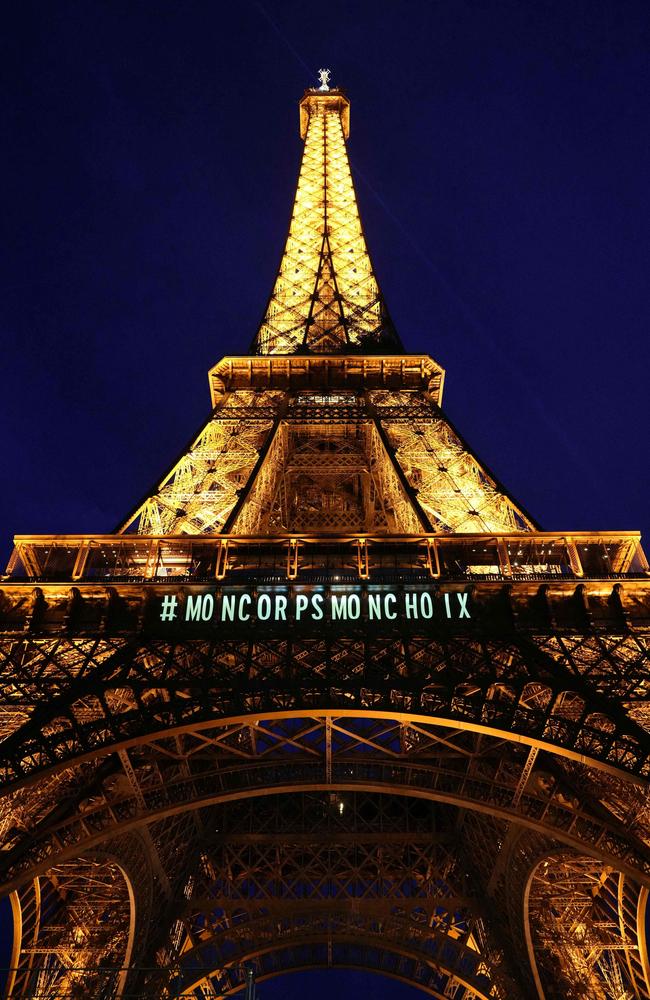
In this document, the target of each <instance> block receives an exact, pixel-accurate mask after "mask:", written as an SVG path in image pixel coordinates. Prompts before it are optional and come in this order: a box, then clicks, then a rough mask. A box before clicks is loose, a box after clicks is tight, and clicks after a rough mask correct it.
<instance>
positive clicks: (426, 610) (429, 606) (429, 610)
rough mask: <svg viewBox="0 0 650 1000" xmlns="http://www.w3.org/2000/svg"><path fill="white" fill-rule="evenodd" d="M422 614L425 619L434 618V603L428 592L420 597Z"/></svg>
mask: <svg viewBox="0 0 650 1000" xmlns="http://www.w3.org/2000/svg"><path fill="white" fill-rule="evenodd" d="M420 614H421V615H422V617H423V618H433V601H432V600H431V594H429V593H427V592H426V591H425V592H424V593H423V594H421V595H420Z"/></svg>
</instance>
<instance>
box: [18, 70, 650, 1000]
mask: <svg viewBox="0 0 650 1000" xmlns="http://www.w3.org/2000/svg"><path fill="white" fill-rule="evenodd" d="M349 114H350V105H349V101H348V99H347V97H346V96H345V94H344V93H343V92H342V91H341V90H339V89H333V88H330V86H329V75H328V73H327V72H325V71H323V72H322V73H321V85H320V87H319V88H318V89H316V88H314V89H311V90H308V91H307V92H306V93H305V95H304V97H303V98H302V100H301V101H300V132H301V136H302V138H303V139H304V153H303V158H302V165H301V168H300V176H299V180H298V188H297V193H296V198H295V202H294V206H293V212H292V215H291V223H290V229H289V235H288V238H287V242H286V247H285V249H284V253H283V255H282V259H281V262H280V268H279V271H278V273H277V277H276V279H275V284H274V286H273V291H272V293H271V296H270V299H269V301H268V305H267V307H266V311H265V313H264V317H263V319H262V322H261V325H260V327H259V330H258V332H257V334H256V336H255V337H254V339H253V342H252V345H251V347H250V350H249V353H248V354H246V355H244V356H240V357H227V358H224V359H223V360H221V361H219V362H218V363H217V364H216V365H215V366H214V368H212V370H211V371H210V373H209V380H210V389H211V395H212V409H211V411H210V414H209V416H208V419H207V421H206V423H205V424H204V425H203V426H202V427H201V428H200V429H199V430H198V432H197V433H196V434H195V435H194V436H193V437H192V440H191V441H190V443H189V445H188V447H187V448H186V449H185V450H184V452H183V454H182V455H181V456H180V457H179V458H178V460H177V461H176V462H175V463H174V465H173V466H172V468H171V469H170V470H169V471H168V472H167V473H166V474H165V475H164V476H163V477H162V478H161V479H160V481H159V482H157V483H156V484H155V485H154V487H153V488H152V489H151V490H150V491H149V492H148V494H147V495H146V497H144V499H143V500H142V501H141V502H140V503H139V504H138V505H137V506H136V507H135V508H134V509H133V511H132V512H131V513H130V514H129V516H128V517H127V518H126V519H125V520H124V522H123V523H122V524H121V525H120V526H119V527H118V528H117V529H116V530H115V531H114V532H113V533H112V534H108V535H106V534H104V535H93V536H61V535H57V536H47V537H46V536H29V537H27V536H18V537H16V539H15V546H14V550H13V554H12V556H11V560H10V563H9V566H8V569H7V573H6V575H5V576H4V577H3V578H2V581H1V582H0V677H1V692H2V693H1V702H0V725H1V735H0V738H1V740H2V750H1V753H0V781H1V791H2V805H1V808H0V846H1V851H0V881H1V884H2V898H3V903H2V906H3V909H2V913H3V919H4V926H6V927H9V928H10V931H11V933H10V938H11V940H10V942H9V944H10V948H11V950H10V958H9V966H10V968H9V971H8V972H7V973H6V976H5V980H4V996H5V997H6V998H7V1000H9V998H11V1000H18V998H26V997H39V998H63V997H101V998H105V1000H109V998H110V1000H113V998H118V997H125V998H126V997H131V998H133V997H143V998H144V997H151V998H153V997H156V998H163V997H164V998H174V997H181V996H185V997H193V998H208V997H213V998H216V997H226V996H230V995H231V994H233V993H236V992H237V991H238V990H243V989H244V988H246V989H247V990H249V991H250V990H251V983H252V981H253V978H255V979H256V980H257V982H258V983H260V982H263V981H264V980H265V979H267V978H269V977H273V976H277V975H279V974H285V973H290V972H292V971H295V970H300V969H312V968H321V967H323V968H330V967H339V968H359V969H365V970H369V971H371V972H375V973H379V974H381V975H384V976H388V977H391V978H393V979H395V980H399V981H401V982H404V983H408V984H411V985H412V986H414V987H417V988H419V989H421V990H422V991H423V993H425V994H428V995H429V996H431V997H435V998H438V1000H443V998H447V1000H448V998H453V1000H506V998H507V1000H530V998H533V997H538V998H540V1000H541V998H546V1000H555V998H562V1000H567V998H569V1000H571V998H580V1000H585V998H591V1000H611V998H617V1000H623V998H628V1000H632V998H650V963H649V959H648V950H647V940H646V933H645V927H646V923H647V919H648V906H647V904H648V888H649V886H650V826H649V820H650V799H649V797H648V790H647V789H648V785H647V782H648V777H649V775H650V739H649V735H648V729H649V725H650V708H649V703H648V694H649V686H650V673H649V670H648V665H649V664H648V635H649V632H650V576H649V574H648V564H647V562H646V561H645V558H644V555H643V551H642V549H641V545H640V538H639V535H638V533H634V532H596V533H594V532H579V533H572V534H566V533H562V532H547V531H542V530H541V529H540V528H539V526H538V525H537V524H536V523H535V522H534V520H533V519H532V518H531V517H530V515H529V514H528V513H527V512H526V511H525V510H524V508H523V507H522V506H521V505H520V504H519V503H518V502H517V501H516V500H515V499H513V497H512V496H511V495H510V494H509V493H508V491H507V489H506V488H505V486H503V485H502V484H501V483H500V482H499V481H498V480H497V478H496V477H495V476H494V475H493V474H492V473H491V472H490V470H489V469H488V468H487V467H486V465H485V464H484V463H483V462H481V461H480V459H479V458H478V457H477V456H476V455H475V454H474V452H473V451H472V450H471V448H470V447H469V445H468V444H467V443H466V441H465V440H464V439H463V437H462V436H461V433H460V432H459V431H458V430H457V429H456V428H455V427H453V426H452V424H451V423H450V421H449V420H448V419H447V417H446V416H445V414H444V412H443V410H442V409H441V401H442V390H443V379H444V372H443V370H442V368H441V367H440V366H439V365H438V364H437V363H436V362H435V361H434V360H433V359H432V358H431V357H429V356H428V355H423V354H408V353H406V352H405V351H404V349H403V348H402V345H401V343H400V340H399V337H398V335H397V333H396V331H395V328H394V326H393V323H392V321H391V318H390V316H389V313H388V310H387V308H386V305H385V303H384V300H383V297H382V294H381V292H380V289H379V286H378V283H377V279H376V276H375V273H374V270H373V267H372V264H371V260H370V256H369V254H368V250H367V247H366V242H365V237H364V233H363V229H362V226H361V222H360V219H359V214H358V210H357V203H356V198H355V192H354V187H353V183H352V178H351V174H350V167H349V163H348V156H347V148H346V140H347V138H348V133H349Z"/></svg>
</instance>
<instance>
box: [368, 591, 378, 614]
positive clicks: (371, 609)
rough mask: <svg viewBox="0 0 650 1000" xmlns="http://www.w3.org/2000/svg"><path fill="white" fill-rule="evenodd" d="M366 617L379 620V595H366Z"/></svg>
mask: <svg viewBox="0 0 650 1000" xmlns="http://www.w3.org/2000/svg"><path fill="white" fill-rule="evenodd" d="M368 617H369V618H381V597H380V596H379V594H368Z"/></svg>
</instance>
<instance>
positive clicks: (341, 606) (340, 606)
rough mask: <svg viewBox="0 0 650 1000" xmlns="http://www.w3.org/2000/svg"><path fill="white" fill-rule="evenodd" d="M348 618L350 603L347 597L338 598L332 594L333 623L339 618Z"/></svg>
mask: <svg viewBox="0 0 650 1000" xmlns="http://www.w3.org/2000/svg"><path fill="white" fill-rule="evenodd" d="M347 617H348V602H347V601H346V599H345V597H344V596H343V595H341V597H338V596H337V595H336V594H332V621H336V619H337V618H343V619H344V620H346V619H347Z"/></svg>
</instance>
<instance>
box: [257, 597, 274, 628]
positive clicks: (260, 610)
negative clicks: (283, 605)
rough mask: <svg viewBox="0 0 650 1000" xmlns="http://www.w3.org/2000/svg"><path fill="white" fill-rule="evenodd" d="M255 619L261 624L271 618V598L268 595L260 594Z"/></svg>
mask: <svg viewBox="0 0 650 1000" xmlns="http://www.w3.org/2000/svg"><path fill="white" fill-rule="evenodd" d="M257 617H258V618H259V620H260V621H261V622H267V621H268V620H269V618H270V617H271V598H270V597H269V595H268V594H260V596H259V597H258V598H257Z"/></svg>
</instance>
